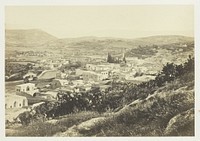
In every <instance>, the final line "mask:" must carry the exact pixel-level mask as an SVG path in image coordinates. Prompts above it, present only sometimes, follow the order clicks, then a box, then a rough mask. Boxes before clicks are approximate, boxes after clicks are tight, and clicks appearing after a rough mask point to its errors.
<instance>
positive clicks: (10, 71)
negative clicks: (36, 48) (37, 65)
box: [5, 61, 33, 81]
mask: <svg viewBox="0 0 200 141" xmlns="http://www.w3.org/2000/svg"><path fill="white" fill-rule="evenodd" d="M32 67H33V65H32V64H31V63H27V64H26V65H24V64H18V63H9V62H7V61H6V62H5V75H6V76H8V77H9V78H8V79H7V81H14V80H22V79H23V76H24V75H25V74H26V73H27V72H28V70H31V69H32Z"/></svg>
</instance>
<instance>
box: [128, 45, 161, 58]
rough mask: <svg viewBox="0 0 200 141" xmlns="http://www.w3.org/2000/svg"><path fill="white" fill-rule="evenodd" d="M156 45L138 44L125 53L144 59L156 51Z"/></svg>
mask: <svg viewBox="0 0 200 141" xmlns="http://www.w3.org/2000/svg"><path fill="white" fill-rule="evenodd" d="M157 49H158V46H157V45H152V46H138V47H137V48H133V49H131V50H130V51H128V52H127V53H126V56H127V57H138V58H139V59H145V58H148V57H151V56H154V55H155V54H156V53H157V52H158V51H157Z"/></svg>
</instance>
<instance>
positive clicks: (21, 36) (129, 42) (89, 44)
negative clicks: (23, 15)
mask: <svg viewBox="0 0 200 141" xmlns="http://www.w3.org/2000/svg"><path fill="white" fill-rule="evenodd" d="M5 38H6V50H8V51H13V50H22V51H23V50H27V51H28V50H34V49H35V50H38V48H40V49H43V50H51V51H54V50H55V49H57V50H64V51H67V52H73V50H74V49H78V50H80V52H84V53H85V52H88V53H90V52H91V53H94V52H95V53H97V54H100V55H101V54H102V53H105V52H115V53H120V52H121V51H122V50H123V49H128V50H130V49H133V48H137V47H138V46H151V45H158V46H164V45H170V44H185V43H192V42H193V41H194V38H192V37H185V36H178V35H167V36H164V35H163V36H150V37H144V38H137V39H124V38H111V37H93V36H88V37H80V38H63V39H58V38H56V37H54V36H52V35H50V34H48V33H46V32H45V31H42V30H39V29H31V30H6V35H5ZM33 47H34V48H33Z"/></svg>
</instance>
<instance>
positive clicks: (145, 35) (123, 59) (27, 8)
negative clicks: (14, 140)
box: [3, 5, 196, 137]
mask: <svg viewBox="0 0 200 141" xmlns="http://www.w3.org/2000/svg"><path fill="white" fill-rule="evenodd" d="M4 9H5V11H4V12H5V22H4V24H5V29H4V30H5V60H4V62H5V68H4V69H5V76H4V78H3V79H4V82H5V94H3V95H4V97H5V103H4V105H5V107H4V109H5V119H4V122H5V136H6V137H158V136H162V137H172V136H173V137H174V136H175V137H176V136H182V137H186V136H187V137H188V136H189V137H194V136H195V114H196V113H195V89H194V85H195V69H194V66H195V65H194V63H195V52H194V45H195V38H194V37H195V30H194V5H49V6H48V5H41V6H40V5H35V6H34V5H7V6H5V8H4Z"/></svg>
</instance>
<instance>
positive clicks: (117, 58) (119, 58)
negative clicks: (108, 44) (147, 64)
mask: <svg viewBox="0 0 200 141" xmlns="http://www.w3.org/2000/svg"><path fill="white" fill-rule="evenodd" d="M107 62H108V63H116V64H120V63H126V58H125V54H124V52H123V53H122V54H118V55H111V54H110V53H108V56H107Z"/></svg>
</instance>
